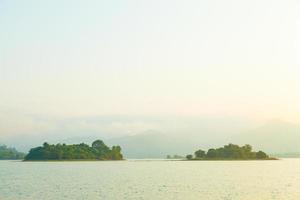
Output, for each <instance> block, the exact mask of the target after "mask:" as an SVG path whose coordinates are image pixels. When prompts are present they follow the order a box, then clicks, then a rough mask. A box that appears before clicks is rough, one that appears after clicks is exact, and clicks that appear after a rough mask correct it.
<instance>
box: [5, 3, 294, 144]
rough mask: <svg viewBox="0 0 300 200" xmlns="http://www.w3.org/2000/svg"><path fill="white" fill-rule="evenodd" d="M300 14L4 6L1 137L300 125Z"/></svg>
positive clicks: (290, 8)
mask: <svg viewBox="0 0 300 200" xmlns="http://www.w3.org/2000/svg"><path fill="white" fill-rule="evenodd" d="M299 10H300V2H299V1H296V0H288V1H279V0H259V1H258V0H254V1H241V0H230V1H221V0H215V1H196V0H192V1H188V2H184V1H179V0H166V1H158V0H154V1H138V0H136V1H134V0H128V1H96V0H95V1H88V2H84V1H79V0H76V1H75V0H74V1H66V0H59V1H58V0H52V1H37V0H36V1H34V0H27V1H15V0H2V1H1V2H0V24H1V26H0V30H1V31H0V44H1V45H0V138H2V141H6V139H7V138H9V137H15V136H16V137H19V136H22V138H24V137H27V136H34V137H42V136H45V135H49V134H50V135H51V134H52V135H53V137H54V136H55V137H56V138H70V137H75V136H76V137H85V136H87V135H97V134H98V133H99V134H100V133H101V134H100V135H101V136H103V135H105V137H108V138H109V137H113V136H121V135H133V134H139V133H142V132H144V131H147V130H156V131H161V132H164V133H167V134H178V133H179V132H180V133H185V134H188V133H193V134H194V132H196V130H198V129H196V128H195V129H193V128H194V127H197V126H196V125H195V124H197V123H195V120H198V119H201V120H202V121H201V125H202V126H201V127H203V126H209V127H214V126H218V125H219V124H220V123H223V124H227V125H226V127H227V128H224V126H221V127H223V128H224V129H223V131H221V128H220V130H219V129H218V131H216V134H217V136H221V135H223V134H227V133H228V132H232V133H237V132H239V131H241V130H248V129H250V127H251V128H254V127H256V126H259V125H260V124H264V122H266V121H268V120H269V119H274V118H276V119H281V120H284V121H289V122H294V123H296V124H297V123H300V117H299V113H300V104H299V102H300V93H299V91H300V79H299V74H300V68H299V64H300V59H299V53H300V39H299V34H300V21H299V19H300V12H299ZM210 119H214V120H213V121H214V122H215V123H213V124H214V125H212V124H211V120H210ZM232 120H233V122H232ZM228 121H230V123H227V122H228ZM205 123H207V124H205ZM233 124H235V125H236V126H231V125H233ZM253 124H255V125H253ZM229 127H230V128H229ZM191 130H193V131H191ZM201 130H203V128H201ZM58 135H60V136H59V137H58ZM42 138H43V137H42ZM18 142H21V139H20V137H19V141H18Z"/></svg>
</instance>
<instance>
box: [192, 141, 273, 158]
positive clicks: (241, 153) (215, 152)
mask: <svg viewBox="0 0 300 200" xmlns="http://www.w3.org/2000/svg"><path fill="white" fill-rule="evenodd" d="M186 159H187V160H275V159H276V158H271V157H270V156H269V155H267V154H266V153H265V152H263V151H258V152H255V151H252V147H251V146H250V145H249V144H246V145H244V146H239V145H235V144H228V145H224V147H220V148H217V149H209V150H208V151H207V152H205V151H203V150H201V149H199V150H197V151H196V152H195V153H194V156H193V155H191V154H190V155H187V156H186Z"/></svg>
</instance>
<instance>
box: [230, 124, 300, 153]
mask: <svg viewBox="0 0 300 200" xmlns="http://www.w3.org/2000/svg"><path fill="white" fill-rule="evenodd" d="M231 141H232V142H235V143H238V144H244V143H249V144H252V145H253V146H254V147H255V148H258V149H262V150H265V151H267V152H269V153H272V154H295V155H297V154H298V155H300V145H299V141H300V125H298V124H293V123H289V122H285V121H281V120H272V121H269V122H268V123H266V124H265V125H263V126H261V127H259V128H256V129H253V130H250V131H247V132H245V133H242V134H239V135H235V136H233V137H232V138H231Z"/></svg>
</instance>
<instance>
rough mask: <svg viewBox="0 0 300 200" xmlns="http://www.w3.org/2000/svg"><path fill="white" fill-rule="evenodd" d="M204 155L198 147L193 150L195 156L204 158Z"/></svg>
mask: <svg viewBox="0 0 300 200" xmlns="http://www.w3.org/2000/svg"><path fill="white" fill-rule="evenodd" d="M205 156H206V154H205V151H203V150H201V149H199V150H198V151H196V152H195V158H204V157H205Z"/></svg>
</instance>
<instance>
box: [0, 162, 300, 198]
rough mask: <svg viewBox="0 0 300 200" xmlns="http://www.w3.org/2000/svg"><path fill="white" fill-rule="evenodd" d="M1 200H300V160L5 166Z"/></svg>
mask: <svg viewBox="0 0 300 200" xmlns="http://www.w3.org/2000/svg"><path fill="white" fill-rule="evenodd" d="M0 180H1V181H0V199H1V200H19V199H22V200H26V199H34V200H36V199H43V200H48V199H49V200H50V199H51V200H53V199H55V200H60V199H72V200H73V199H78V200H79V199H80V200H83V199H91V200H92V199H104V200H115V199H117V200H119V199H120V200H123V199H130V200H132V199H133V200H134V199H140V200H142V199H147V200H148V199H149V200H156V199H164V200H169V199H170V200H174V199H178V200H190V199H191V200H194V199H195V200H196V199H197V200H199V199H200V200H202V199H203V200H210V199H211V200H219V199H220V200H271V199H272V200H273V199H278V200H295V199H300V159H282V160H278V161H165V160H155V161H147V160H141V161H137V160H128V161H94V162H92V161H91V162H88V161H87V162H21V161H0Z"/></svg>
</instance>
